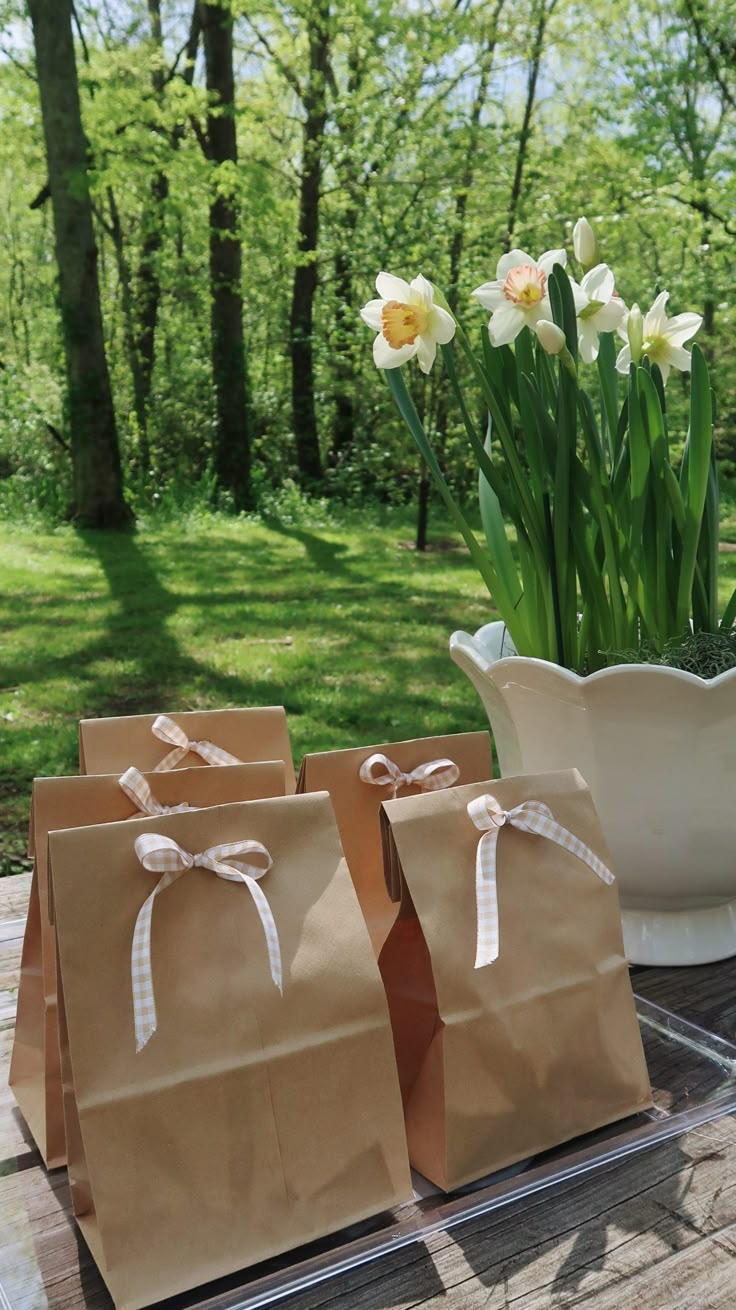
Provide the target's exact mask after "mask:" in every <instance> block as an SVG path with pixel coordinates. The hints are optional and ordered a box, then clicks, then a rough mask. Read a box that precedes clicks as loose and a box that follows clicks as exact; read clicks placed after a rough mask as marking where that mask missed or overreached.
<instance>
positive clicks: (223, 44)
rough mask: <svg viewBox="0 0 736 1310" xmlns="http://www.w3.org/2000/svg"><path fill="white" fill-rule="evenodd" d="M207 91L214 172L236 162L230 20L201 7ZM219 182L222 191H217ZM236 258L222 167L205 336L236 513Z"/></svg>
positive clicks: (220, 458)
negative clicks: (209, 347) (208, 341)
mask: <svg viewBox="0 0 736 1310" xmlns="http://www.w3.org/2000/svg"><path fill="white" fill-rule="evenodd" d="M200 17H201V21H202V34H203V37H204V53H205V63H206V80H207V91H208V93H209V97H210V109H209V112H208V115H207V144H208V151H209V157H210V159H211V160H212V161H213V163H214V164H215V165H217V166H218V171H219V170H220V168H221V166H223V165H231V166H232V168H233V171H234V169H235V168H236V167H237V163H238V151H237V143H236V136H235V86H234V79H233V19H232V15H231V13H230V11H229V9H225V8H224V7H222V6H221V5H217V4H203V5H201V6H200ZM217 182H219V184H220V190H219V192H218V189H217ZM241 279H242V252H241V243H240V236H239V234H238V205H237V199H236V196H235V191H234V182H233V179H232V178H230V179H228V177H227V173H226V170H225V169H224V168H222V171H221V173H220V177H219V178H218V179H217V181H216V184H215V191H214V198H213V200H212V202H211V204H210V295H211V307H210V331H211V343H212V380H213V383H214V387H215V397H216V403H217V440H216V444H215V472H216V473H217V477H218V481H219V483H220V486H222V487H225V488H227V489H228V490H229V491H230V492H232V494H233V496H234V498H235V503H236V506H237V507H238V508H241V509H242V508H244V507H246V506H247V505H248V504H249V503H250V451H251V434H252V427H253V411H252V402H251V396H250V388H249V384H248V375H247V367H246V358H245V340H244V336H243V297H242V290H241Z"/></svg>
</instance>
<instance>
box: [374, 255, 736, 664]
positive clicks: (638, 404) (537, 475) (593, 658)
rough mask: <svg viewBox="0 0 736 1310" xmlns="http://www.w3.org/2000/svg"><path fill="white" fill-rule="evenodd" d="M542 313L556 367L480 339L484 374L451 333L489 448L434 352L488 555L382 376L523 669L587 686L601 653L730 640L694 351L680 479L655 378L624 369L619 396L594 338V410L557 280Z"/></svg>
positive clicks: (707, 421) (565, 281)
mask: <svg viewBox="0 0 736 1310" xmlns="http://www.w3.org/2000/svg"><path fill="white" fill-rule="evenodd" d="M549 299H550V303H551V307H552V313H553V316H554V320H555V322H556V324H557V325H558V327H559V328H561V329H562V330H563V331H564V336H565V338H566V341H567V345H566V346H565V345H564V344H563V349H562V353H560V354H558V357H557V358H558V361H559V362H558V364H557V366H556V367H553V365H552V363H551V360H550V357H549V356H548V355H546V354H545V351H544V349H543V348H542V344H541V342H540V341H539V340H536V341H535V339H534V337H533V335H532V333H531V332H530V330H529V328H528V327H523V328H522V329H521V333H520V334H519V335H517V337H516V340H515V344H514V347H513V349H512V348H511V347H510V346H507V345H502V346H500V347H498V348H495V349H494V348H493V347H492V346H491V345H490V342H489V340H488V336H487V334H486V333H485V331H484V334H483V338H482V345H483V356H482V359H481V358H480V357H479V356H478V355H476V352H475V350H474V348H473V346H472V344H471V342H470V339H469V338H468V336H467V334H466V332H465V331H464V330H463V328H462V326H461V325H460V324H459V323H458V331H457V340H458V342H459V345H460V348H461V350H462V351H463V353H464V355H465V357H466V359H467V361H468V363H469V364H470V366H471V370H472V373H471V376H473V378H474V380H475V381H476V382H477V383H478V385H479V386H480V388H481V391H482V393H483V396H484V400H485V403H486V405H487V408H488V416H489V435H488V437H487V438H486V441H485V442H483V441H482V440H481V438H480V436H479V435H478V433H477V432H476V430H475V427H474V424H473V421H472V419H471V417H470V413H469V407H468V405H467V402H466V398H465V396H464V394H463V390H462V386H461V384H460V382H459V380H458V375H457V369H456V365H455V360H454V351H453V346H444V347H443V348H442V349H443V356H444V359H445V363H446V367H447V372H448V375H449V378H450V382H451V384H452V386H453V389H454V391H455V396H456V399H457V402H458V405H459V408H460V410H461V412H462V414H463V418H464V421H465V425H466V429H467V435H468V440H469V444H470V447H471V449H472V451H473V454H474V456H475V458H476V460H477V464H478V475H479V498H480V512H481V520H482V524H483V529H484V533H485V537H486V547H487V548H486V550H483V549H482V548H481V547H480V546H479V544H478V542H477V540H476V538H475V535H474V534H473V532H472V530H471V529H470V527H469V525H468V523H467V521H466V519H465V516H464V514H463V513H462V511H461V509H460V507H459V505H458V504H457V502H456V500H455V498H454V496H453V495H452V492H451V491H450V489H449V487H448V486H447V483H446V481H445V479H444V477H443V474H442V471H441V469H440V466H439V463H438V460H437V457H436V452H435V450H434V448H433V445H432V442H431V441H430V440H429V439H428V437H427V434H426V432H425V429H424V427H423V425H422V423H421V421H420V419H419V417H418V415H417V413H416V410H415V408H414V407H413V405H412V403H411V400H410V397H409V395H408V392H407V390H406V385H405V382H404V378H403V373H402V369H401V368H394V369H391V370H389V371H388V372H387V374H386V376H387V379H388V383H389V387H390V389H391V392H392V394H393V396H394V400H395V402H396V405H397V408H398V410H399V412H400V414H401V416H402V418H403V419H404V421H405V423H406V425H407V427H408V429H409V431H410V432H411V435H412V436H413V438H414V440H415V442H416V444H417V446H418V448H419V450H420V452H421V454H422V456H423V457H424V459H425V460H426V462H427V465H428V468H429V470H430V473H431V474H432V477H433V478H434V481H435V484H436V486H437V488H438V490H439V492H440V494H441V496H442V498H443V500H444V501H445V504H446V506H447V510H448V512H449V513H450V515H451V516H452V518H453V521H454V523H455V525H456V527H457V529H458V530H459V531H460V533H461V534H462V536H463V538H464V540H465V542H466V545H467V547H468V550H469V552H470V555H471V557H472V559H473V562H474V564H475V565H476V567H477V569H478V571H479V573H480V575H481V577H482V578H483V581H484V582H485V583H486V585H487V587H488V590H489V592H490V594H491V596H492V598H493V599H494V601H495V603H496V605H497V607H498V609H499V612H500V614H501V617H502V618H503V620H504V622H505V624H506V626H507V628H508V630H509V634H510V636H511V639H512V640H513V642H514V644H515V646H516V649H517V651H518V652H519V654H520V655H529V656H536V657H537V658H541V659H547V660H553V661H555V662H556V663H558V664H561V665H563V666H565V667H567V668H572V669H576V670H577V671H578V672H580V673H588V672H592V671H593V670H595V669H596V668H598V667H599V666H600V664H601V662H602V661H603V662H605V652H606V651H609V650H614V651H619V650H622V649H628V648H631V647H633V648H635V649H636V648H637V647H639V646H640V645H641V646H642V647H643V646H645V645H651V646H652V647H653V648H654V649H655V650H656V651H658V652H662V651H664V650H665V648H666V647H667V646H668V644H669V643H671V642H672V641H673V639H678V640H679V639H681V638H682V634H683V633H685V632H687V631H688V630H689V629H690V628H692V629H693V631H694V632H695V633H696V634H697V633H699V632H706V633H712V634H714V633H717V632H718V630H719V627H721V628H722V629H723V630H725V629H728V628H730V627H731V625H732V623H733V620H734V616H736V590H735V591H734V593H733V595H732V596H730V597H727V600H726V605H725V608H724V611H723V616H722V618H721V616H720V613H719V597H718V567H719V529H720V511H719V493H718V480H717V477H716V472H715V463H714V453H713V421H712V404H711V392H710V385H709V379H708V369H707V366H706V363H705V358H704V356H703V353H702V351H701V350H700V348H699V346H698V345H697V344H696V345H694V346H693V349H692V353H691V368H692V377H691V383H690V412H689V421H688V429H687V437H686V439H685V441H684V451H683V457H682V460H681V463H680V469H679V477H678V476H677V475H676V473H675V469H674V467H673V465H672V462H671V457H670V432H669V428H668V417H667V415H666V408H665V392H664V384H663V380H662V374H661V373H660V371H659V368H658V367H657V366H656V365H655V366H654V367H653V368H652V367H651V366H650V363H649V360H648V359H647V358H646V356H645V357H644V360H643V361H642V366H638V365H637V364H634V363H632V364H631V365H630V368H629V377H628V387H626V386H623V387H621V388H620V391H621V394H620V396H619V378H618V375H617V358H616V350H615V348H614V345H613V339H612V337H611V336H610V335H608V334H603V337H602V341H601V344H600V350H599V354H598V363H597V373H598V380H599V382H600V403H599V405H598V406H596V404H595V403H594V399H593V398H592V397H591V394H590V390H589V389H586V386H587V387H588V388H589V385H590V384H589V383H587V382H586V379H585V378H584V376H583V375H582V363H581V362H579V361H578V360H577V349H578V326H577V321H576V313H575V304H574V300H573V290H572V283H571V281H570V278H569V276H568V274H567V272H566V271H565V269H564V268H563V267H562V266H561V265H560V264H555V266H554V268H553V270H552V273H551V275H550V277H549ZM500 312H501V313H503V312H505V311H503V310H502V311H500ZM594 395H595V392H594ZM491 434H494V436H493V440H491ZM508 529H513V530H514V533H515V544H516V554H514V552H513V551H512V549H511V546H510V544H509V542H508V540H507V535H506V534H507V530H508Z"/></svg>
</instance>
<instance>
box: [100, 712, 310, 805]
mask: <svg viewBox="0 0 736 1310" xmlns="http://www.w3.org/2000/svg"><path fill="white" fill-rule="evenodd" d="M162 718H163V719H165V720H168V724H169V727H168V731H167V726H166V725H163V727H162V728H160V729H159V731H160V734H161V735H158V736H157V735H156V733H155V732H154V725H155V724H156V721H157V720H158V719H162ZM171 725H173V727H172V726H171ZM180 741H183V742H186V741H189V742H190V743H191V744H192V746H193V747H196V746H197V745H198V744H200V743H202V744H203V745H204V747H205V753H204V755H203V754H202V753H200V752H199V751H197V750H196V749H192V750H190V751H186V752H185V751H184V750H183V749H182V750H177V746H178V744H179V742H180ZM210 746H212V747H214V751H213V752H210V751H209V750H208V747H210ZM208 757H209V758H208ZM255 760H283V761H284V767H285V769H286V790H287V792H289V793H290V792H293V791H294V783H295V779H294V764H293V761H292V758H291V745H290V743H289V730H288V728H287V725H286V712H285V710H284V708H283V706H281V705H279V706H270V707H267V708H258V709H243V710H191V711H186V712H185V713H182V714H167V715H158V714H132V715H126V716H123V717H121V718H114V719H113V718H110V719H82V721H81V723H80V725H79V772H80V773H122V771H123V769H127V768H128V767H129V765H134V766H135V768H136V769H140V770H141V771H142V772H144V773H145V772H153V771H155V772H159V771H161V770H162V766H163V771H164V772H166V771H168V769H170V768H177V769H184V768H194V767H196V766H198V765H204V764H210V763H214V764H233V763H235V764H238V763H240V764H247V763H251V762H253V761H255ZM167 761H171V762H167Z"/></svg>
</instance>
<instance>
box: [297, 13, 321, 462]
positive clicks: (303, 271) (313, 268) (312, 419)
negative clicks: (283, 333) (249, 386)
mask: <svg viewBox="0 0 736 1310" xmlns="http://www.w3.org/2000/svg"><path fill="white" fill-rule="evenodd" d="M307 29H308V30H307V36H308V42H309V67H308V70H307V77H306V82H305V85H304V88H303V90H302V92H301V97H302V104H303V106H304V124H303V146H302V170H301V183H300V189H299V229H298V231H299V238H298V244H297V262H296V268H295V270H294V281H293V284H292V293H291V313H290V316H289V349H290V353H291V408H292V422H293V425H294V438H295V440H296V454H297V463H298V466H299V472H300V474H301V476H302V478H303V479H304V481H305V482H318V481H319V480H320V479H321V477H322V457H321V455H320V449H319V434H318V430H317V411H316V407H315V399H314V344H313V334H314V301H315V297H316V294H317V285H318V276H317V242H318V239H319V217H320V214H319V211H320V190H321V184H322V147H323V137H324V132H325V126H326V123H327V98H326V90H327V77H328V72H329V58H330V6H329V0H312V2H311V4H310V5H309V11H308V17H307Z"/></svg>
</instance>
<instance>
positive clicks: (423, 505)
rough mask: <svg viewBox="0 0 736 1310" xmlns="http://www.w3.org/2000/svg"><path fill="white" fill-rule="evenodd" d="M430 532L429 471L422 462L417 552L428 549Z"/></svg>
mask: <svg viewBox="0 0 736 1310" xmlns="http://www.w3.org/2000/svg"><path fill="white" fill-rule="evenodd" d="M428 531H429V469H428V468H427V465H426V464H425V462H424V460H422V467H421V471H420V473H419V498H418V500H417V535H416V540H415V543H414V544H415V547H416V549H417V550H426V549H427V534H428Z"/></svg>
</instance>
